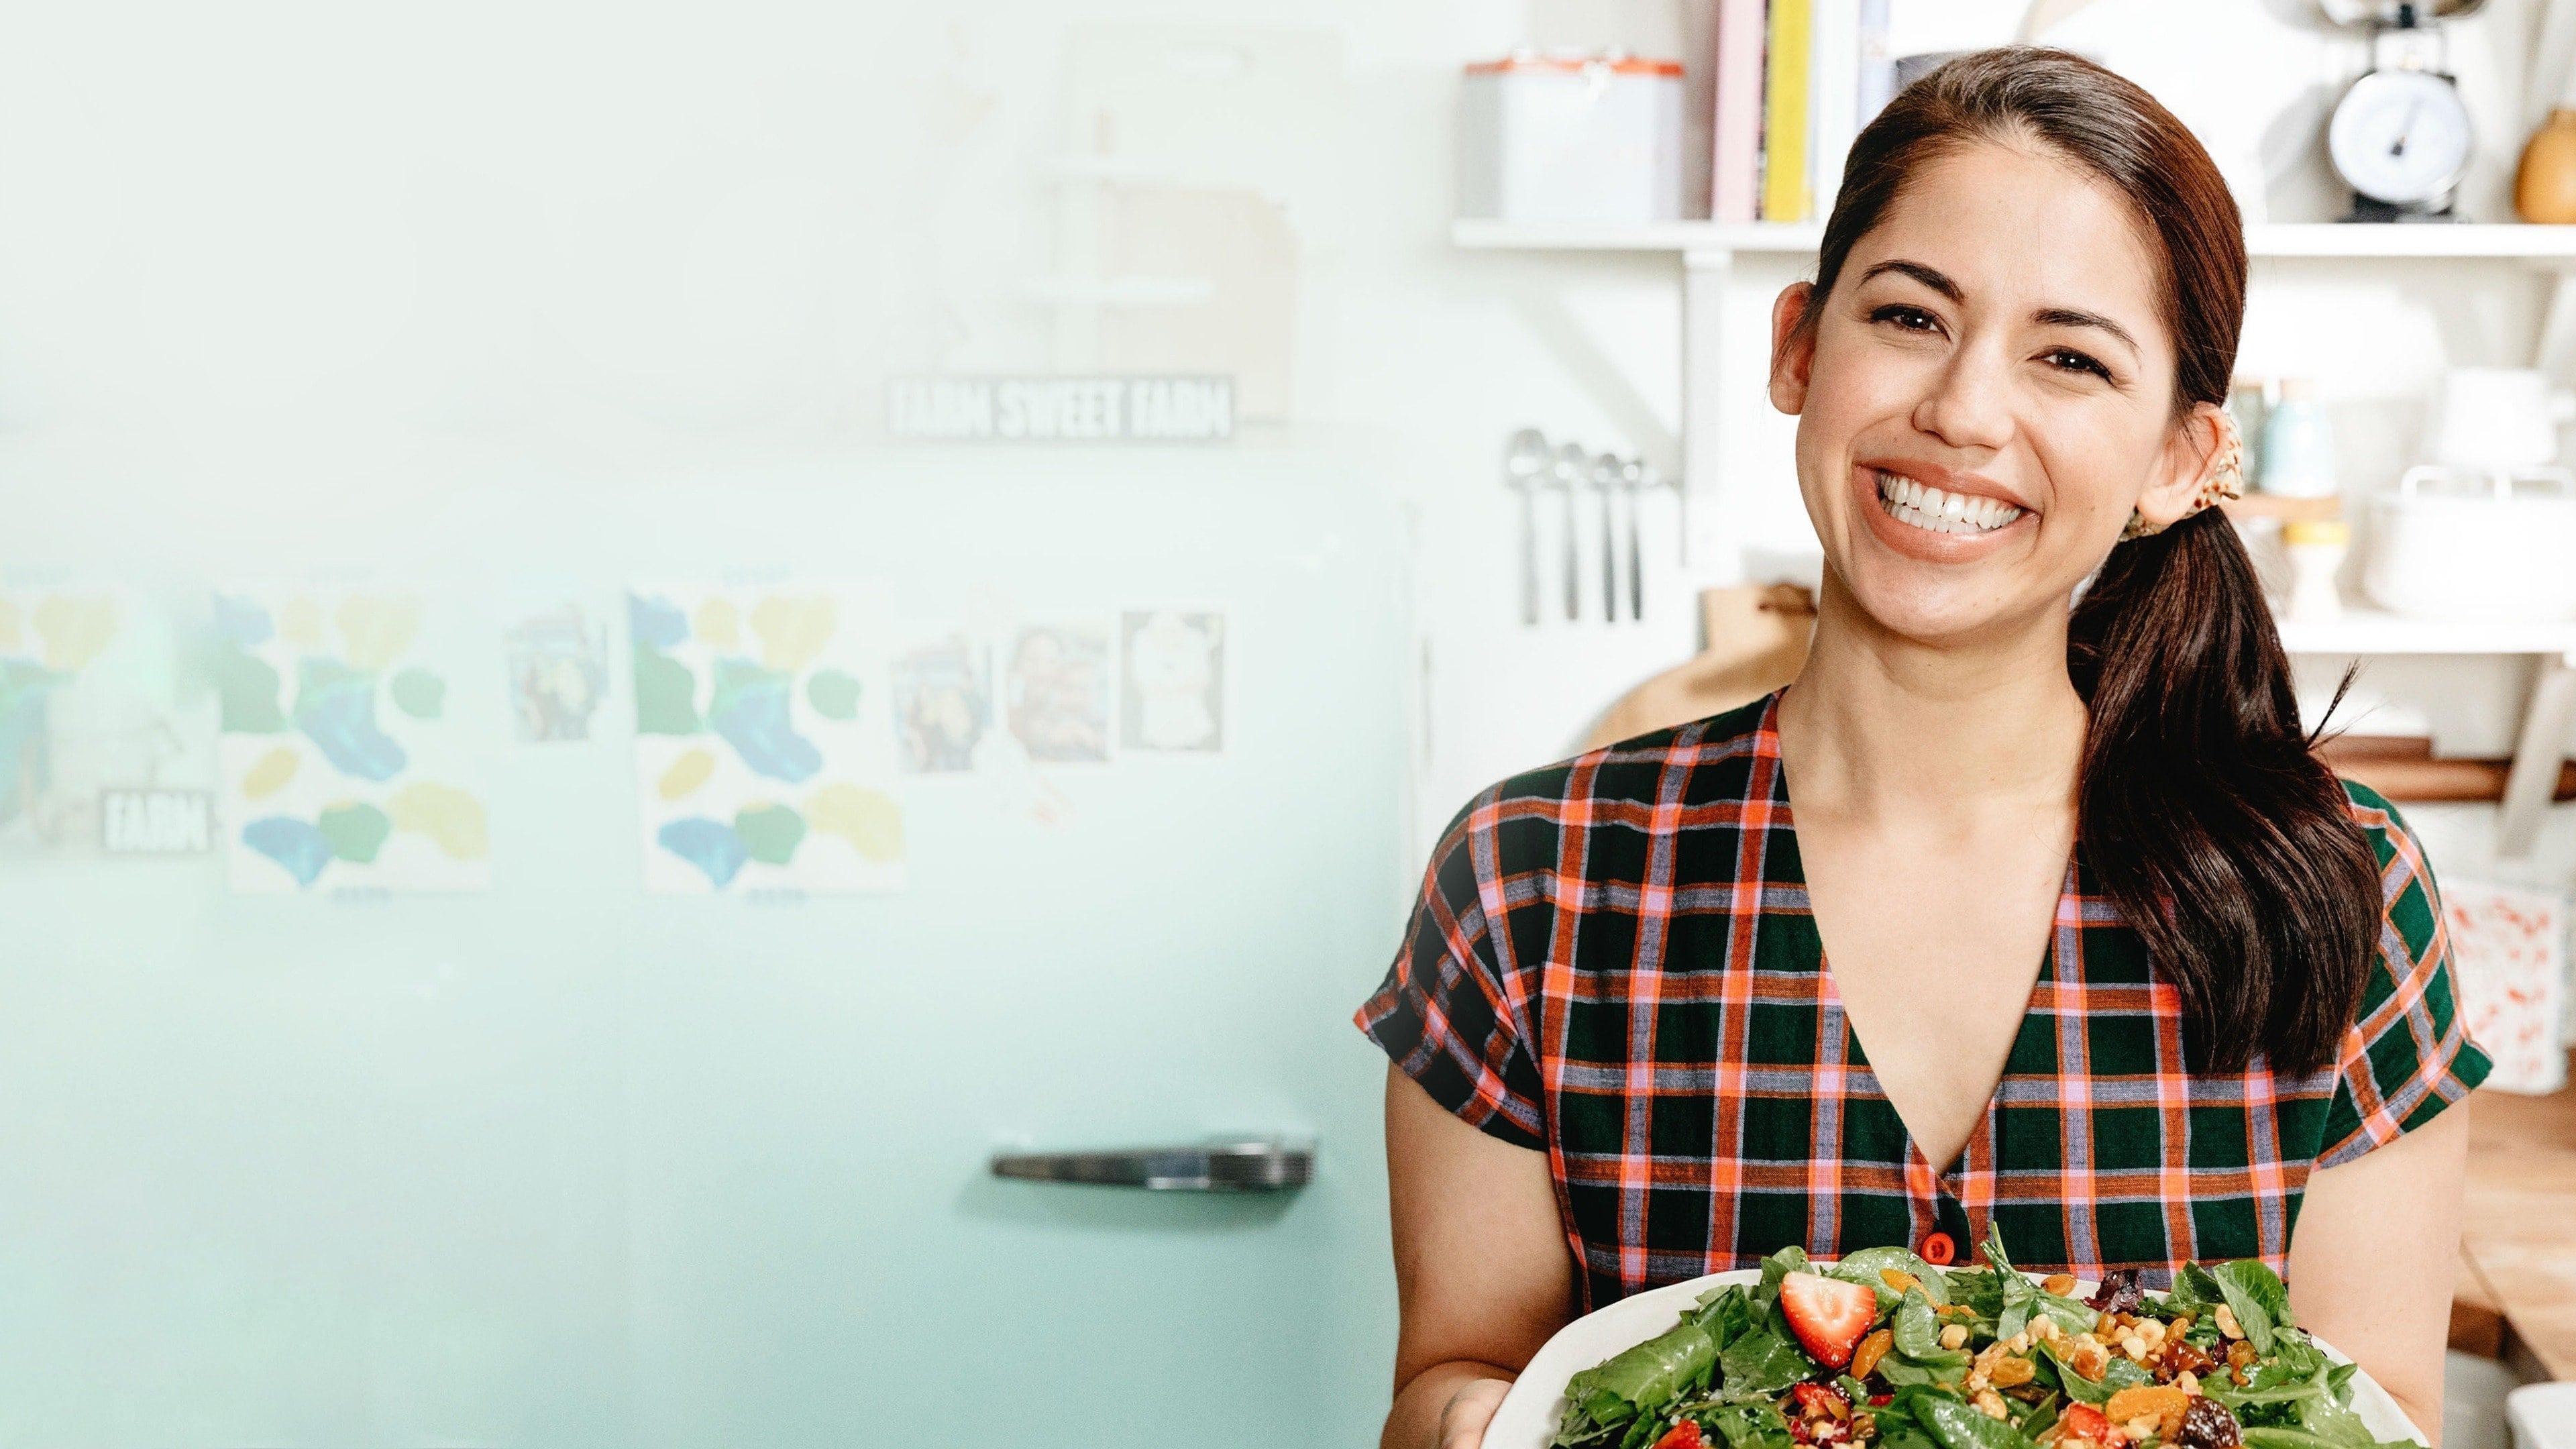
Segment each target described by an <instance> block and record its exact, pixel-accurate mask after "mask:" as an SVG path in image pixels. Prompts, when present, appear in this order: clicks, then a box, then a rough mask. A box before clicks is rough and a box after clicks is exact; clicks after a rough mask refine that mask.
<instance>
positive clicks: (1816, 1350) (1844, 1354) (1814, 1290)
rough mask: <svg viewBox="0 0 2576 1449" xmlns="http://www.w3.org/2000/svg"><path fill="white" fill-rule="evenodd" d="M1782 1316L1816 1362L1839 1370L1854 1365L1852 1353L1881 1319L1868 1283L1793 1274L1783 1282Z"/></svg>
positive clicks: (1876, 1302)
mask: <svg viewBox="0 0 2576 1449" xmlns="http://www.w3.org/2000/svg"><path fill="white" fill-rule="evenodd" d="M1780 1312H1781V1313H1782V1314H1783V1315H1784V1316H1786V1317H1787V1318H1788V1320H1789V1331H1790V1332H1792V1333H1795V1334H1797V1335H1798V1342H1799V1343H1800V1344H1801V1345H1802V1346H1803V1347H1805V1349H1806V1350H1807V1352H1808V1353H1809V1354H1811V1355H1813V1356H1814V1358H1815V1360H1816V1362H1818V1363H1820V1364H1823V1365H1824V1366H1825V1367H1827V1368H1832V1369H1838V1368H1841V1367H1842V1366H1843V1365H1845V1364H1847V1363H1850V1362H1851V1357H1852V1350H1853V1349H1854V1348H1856V1347H1858V1346H1859V1344H1860V1341H1861V1339H1862V1338H1864V1337H1866V1336H1867V1335H1868V1333H1869V1321H1870V1320H1871V1319H1872V1318H1875V1317H1877V1316H1878V1293H1877V1291H1876V1290H1874V1289H1872V1288H1871V1287H1869V1285H1867V1284H1865V1283H1846V1282H1844V1281H1843V1280H1842V1279H1840V1278H1828V1277H1825V1276H1824V1275H1823V1274H1820V1273H1791V1274H1789V1275H1788V1276H1787V1277H1784V1278H1782V1279H1781V1280H1780Z"/></svg>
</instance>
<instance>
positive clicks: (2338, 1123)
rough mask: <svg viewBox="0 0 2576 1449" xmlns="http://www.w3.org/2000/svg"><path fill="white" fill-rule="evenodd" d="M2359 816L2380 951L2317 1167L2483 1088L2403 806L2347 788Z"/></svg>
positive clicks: (2481, 1061)
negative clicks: (2366, 841) (2374, 865)
mask: <svg viewBox="0 0 2576 1449" xmlns="http://www.w3.org/2000/svg"><path fill="white" fill-rule="evenodd" d="M2345 789H2346V790H2347V791H2348V792H2349V793H2350V795H2351V797H2352V805H2353V814H2354V816H2355V818H2357V819H2358V820H2359V821H2360V822H2361V825H2362V827H2363V829H2364V830H2366V831H2367V832H2368V833H2369V835H2370V841H2371V847H2372V849H2373V850H2374V851H2375V852H2376V853H2377V855H2378V857H2379V889H2380V900H2381V903H2382V905H2381V913H2380V923H2379V951H2378V953H2377V958H2376V960H2375V961H2374V963H2373V965H2372V967H2371V972H2370V981H2369V984H2368V985H2367V986H2366V987H2365V988H2364V990H2363V993H2362V1001H2361V1012H2360V1016H2359V1018H2358V1019H2357V1020H2355V1021H2354V1023H2353V1026H2352V1029H2351V1030H2350V1031H2348V1032H2346V1033H2345V1034H2344V1044H2343V1050H2342V1053H2341V1055H2340V1059H2339V1061H2338V1063H2337V1072H2338V1076H2339V1080H2338V1082H2337V1084H2336V1087H2335V1095H2334V1101H2333V1103H2332V1105H2331V1106H2329V1107H2328V1108H2327V1110H2326V1120H2325V1131H2324V1135H2323V1138H2322V1144H2323V1145H2322V1146H2321V1147H2320V1148H2319V1151H2318V1154H2317V1166H2319V1167H2333V1166H2336V1165H2338V1164H2341V1163H2346V1162H2350V1161H2352V1160H2353V1159H2355V1158H2358V1157H2360V1156H2362V1155H2363V1154H2364V1153H2367V1152H2369V1151H2370V1150H2371V1149H2372V1148H2374V1147H2380V1146H2385V1145H2386V1144H2388V1143H2390V1142H2394V1141H2396V1140H2397V1139H2398V1138H2399V1137H2402V1136H2404V1135H2405V1134H2406V1133H2408V1132H2411V1131H2413V1130H2415V1129H2416V1128H2418V1127H2421V1126H2423V1125H2424V1124H2425V1123H2427V1122H2430V1121H2432V1120H2433V1118H2435V1117H2436V1116H2439V1115H2440V1114H2441V1111H2442V1109H2443V1108H2445V1107H2447V1106H2449V1105H2451V1104H2452V1103H2453V1102H2456V1101H2459V1100H2460V1099H2461V1098H2463V1097H2466V1096H2467V1095H2468V1094H2469V1092H2470V1091H2471V1089H2473V1088H2475V1087H2476V1086H2477V1084H2478V1083H2480V1082H2482V1081H2484V1080H2486V1075H2487V1071H2488V1068H2489V1067H2490V1065H2491V1063H2490V1062H2489V1061H2488V1059H2487V1054H2486V1053H2485V1052H2483V1051H2481V1050H2479V1049H2478V1045H2477V1043H2475V1042H2473V1041H2471V1040H2469V1034H2468V1027H2467V1024H2466V1022H2465V1021H2464V1020H2463V1019H2462V1014H2461V1011H2460V1005H2459V991H2458V982H2457V979H2456V977H2455V975H2454V973H2453V971H2452V968H2451V943H2450V933H2449V931H2448V930H2447V929H2445V927H2444V925H2443V921H2442V899H2441V895H2440V893H2439V892H2438V891H2437V890H2436V888H2435V887H2434V884H2433V872H2432V869H2431V868H2430V867H2429V866H2428V865H2426V864H2425V861H2424V849H2423V846H2422V844H2421V843H2420V842H2419V841H2417V840H2416V838H2415V833H2414V832H2413V831H2412V830H2410V829H2408V828H2407V826H2406V822H2405V821H2404V820H2403V819H2401V818H2400V817H2399V816H2398V814H2397V810H2396V807H2394V806H2392V805H2390V804H2389V803H2388V802H2387V801H2386V800H2385V799H2383V798H2381V797H2380V796H2379V795H2378V794H2377V793H2376V792H2375V791H2372V790H2370V789H2369V788H2367V787H2366V786H2362V785H2357V784H2352V783H2350V782H2346V785H2345Z"/></svg>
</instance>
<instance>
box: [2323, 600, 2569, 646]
mask: <svg viewBox="0 0 2576 1449" xmlns="http://www.w3.org/2000/svg"><path fill="white" fill-rule="evenodd" d="M2280 630H2281V647H2282V648H2283V649H2286V650H2288V651H2289V652H2290V653H2292V654H2559V655H2576V622H2569V623H2533V622H2530V621H2528V620H2520V619H2516V620H2507V621H2502V622H2497V623H2465V622H2454V621H2452V620H2447V619H2410V618H2407V617H2405V616H2403V615H2400V614H2388V613H2382V612H2381V611H2379V610H2377V609H2353V608H2347V609H2345V610H2344V612H2343V613H2341V614H2339V615H2337V616H2335V617H2334V618H2331V619H2283V620H2281V621H2280Z"/></svg>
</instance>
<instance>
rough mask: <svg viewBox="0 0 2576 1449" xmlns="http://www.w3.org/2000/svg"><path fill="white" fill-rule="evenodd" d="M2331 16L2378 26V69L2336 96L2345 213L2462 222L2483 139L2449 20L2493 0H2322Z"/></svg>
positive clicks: (2334, 129) (2334, 141)
mask: <svg viewBox="0 0 2576 1449" xmlns="http://www.w3.org/2000/svg"><path fill="white" fill-rule="evenodd" d="M2319 3H2320V4H2321V5H2322V6H2323V7H2324V9H2325V12H2326V15H2327V18H2329V19H2331V20H2333V21H2335V22H2336V23H2337V24H2341V25H2349V26H2354V27H2356V28H2360V29H2365V30H2367V31H2369V32H2370V67H2371V68H2370V69H2369V70H2368V71H2367V72H2365V73H2364V74H2363V75H2362V77H2361V78H2360V79H2359V80H2356V81H2354V82H2353V83H2352V85H2351V86H2350V87H2349V88H2348V89H2346V90H2345V91H2344V93H2343V99H2341V100H2339V101H2337V102H2336V103H2335V108H2334V114H2333V116H2332V118H2331V119H2329V120H2328V121H2327V123H2326V154H2327V156H2328V157H2329V158H2330V159H2331V160H2332V161H2333V162H2334V169H2335V174H2336V175H2338V176H2340V177H2342V178H2343V181H2344V184H2345V185H2347V186H2350V187H2351V188H2352V191H2353V198H2352V210H2351V212H2350V213H2349V214H2347V215H2346V216H2344V217H2343V218H2342V219H2343V220H2345V221H2366V222H2408V221H2457V220H2458V219H2459V217H2458V214H2457V213H2456V212H2455V211H2454V210H2453V209H2452V208H2453V202H2454V201H2455V200H2456V198H2457V193H2458V189H2459V184H2460V178H2461V177H2462V176H2465V175H2467V174H2468V170H2469V157H2470V155H2471V153H2472V152H2473V151H2474V150H2475V149H2476V144H2477V138H2476V134H2475V132H2474V130H2473V129H2472V128H2471V126H2470V124H2469V108H2468V105H2467V103H2466V102H2465V101H2463V100H2462V99H2461V97H2460V87H2459V82H2458V81H2457V80H2456V79H2455V78H2453V76H2452V75H2451V73H2450V46H2449V41H2448V39H2447V38H2446V37H2445V36H2444V34H2443V32H2442V29H2441V22H2443V21H2445V20H2455V19H2458V18H2459V17H2461V16H2464V15H2468V14H2470V13H2472V12H2474V11H2476V10H2477V9H2478V8H2479V7H2480V6H2481V5H2483V4H2485V3H2486V0H2396V3H2374V0H2319Z"/></svg>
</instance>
